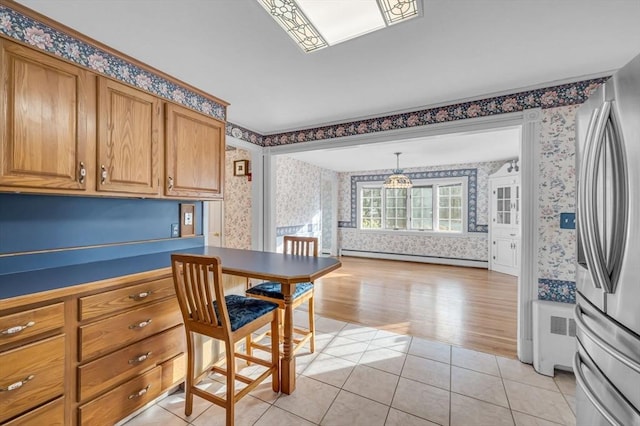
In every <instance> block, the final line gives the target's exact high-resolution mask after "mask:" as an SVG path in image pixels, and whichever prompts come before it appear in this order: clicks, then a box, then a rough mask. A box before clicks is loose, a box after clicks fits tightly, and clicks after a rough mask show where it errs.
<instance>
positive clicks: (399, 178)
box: [382, 152, 413, 189]
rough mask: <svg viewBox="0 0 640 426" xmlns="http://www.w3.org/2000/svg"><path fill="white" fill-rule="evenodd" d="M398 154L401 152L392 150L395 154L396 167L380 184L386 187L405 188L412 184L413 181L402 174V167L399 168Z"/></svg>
mask: <svg viewBox="0 0 640 426" xmlns="http://www.w3.org/2000/svg"><path fill="white" fill-rule="evenodd" d="M400 154H402V153H401V152H394V155H395V156H396V169H395V170H394V171H393V174H392V175H390V176H387V178H386V179H385V180H384V183H383V184H382V186H384V187H385V188H388V189H407V188H411V187H412V186H413V182H411V179H409V177H408V176H406V175H403V174H402V169H401V168H400Z"/></svg>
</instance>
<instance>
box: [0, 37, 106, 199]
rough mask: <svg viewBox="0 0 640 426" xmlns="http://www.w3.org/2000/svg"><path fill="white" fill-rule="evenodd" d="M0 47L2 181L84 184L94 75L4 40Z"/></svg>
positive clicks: (55, 186) (75, 186)
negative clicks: (91, 80) (89, 111)
mask: <svg viewBox="0 0 640 426" xmlns="http://www.w3.org/2000/svg"><path fill="white" fill-rule="evenodd" d="M0 48H1V49H0V59H1V63H2V69H1V70H0V74H1V80H0V81H1V82H2V85H3V87H2V88H3V90H2V92H1V94H0V124H2V125H1V126H0V186H9V187H23V188H36V189H40V188H49V189H59V190H63V191H62V192H67V190H83V189H85V188H86V185H87V173H88V171H89V170H88V168H89V167H92V166H93V163H92V162H91V163H88V162H89V161H91V160H89V158H90V157H92V155H91V152H93V151H92V150H93V149H94V148H93V146H94V144H95V139H91V137H90V134H91V133H92V132H89V131H88V130H87V126H88V120H87V118H88V117H91V116H93V113H91V114H88V111H87V108H91V106H90V104H91V102H89V100H88V97H89V96H93V95H91V93H95V92H92V91H91V89H90V88H89V87H88V84H87V83H88V82H89V81H90V78H92V77H91V76H90V74H89V73H87V72H86V71H84V70H82V69H80V68H78V67H75V66H73V65H71V64H68V63H66V62H63V61H60V60H58V59H55V58H52V57H51V56H49V55H46V54H43V53H39V52H37V51H34V50H32V49H29V48H26V47H23V46H20V45H17V44H14V43H11V42H8V41H3V40H1V39H0ZM89 148H90V149H91V152H89V151H88V149H89ZM48 192H52V191H48Z"/></svg>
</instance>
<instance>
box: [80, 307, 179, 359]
mask: <svg viewBox="0 0 640 426" xmlns="http://www.w3.org/2000/svg"><path fill="white" fill-rule="evenodd" d="M181 322H182V314H181V313H180V308H179V307H178V301H177V300H176V299H167V300H165V301H163V302H159V303H154V304H152V305H149V306H145V307H143V308H138V309H135V310H132V311H129V312H125V313H122V314H120V315H116V316H114V317H109V318H106V319H103V320H100V321H96V322H94V323H91V324H88V325H83V326H81V327H80V342H79V343H80V353H79V358H80V361H85V360H88V359H90V358H93V357H96V356H99V355H104V354H106V353H109V352H111V351H113V350H115V349H118V348H121V347H123V346H126V345H128V344H131V343H134V342H137V341H139V340H142V339H144V338H146V337H149V336H151V335H153V334H156V333H159V332H160V331H163V330H166V329H168V328H171V327H173V326H176V325H178V324H180V323H181Z"/></svg>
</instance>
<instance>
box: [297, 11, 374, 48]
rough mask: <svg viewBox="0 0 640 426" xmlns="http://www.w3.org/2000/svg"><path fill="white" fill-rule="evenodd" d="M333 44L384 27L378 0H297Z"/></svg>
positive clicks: (325, 37)
mask: <svg viewBox="0 0 640 426" xmlns="http://www.w3.org/2000/svg"><path fill="white" fill-rule="evenodd" d="M296 2H297V3H298V5H299V6H300V8H301V9H302V10H303V11H304V14H305V15H306V16H307V18H309V20H310V21H311V23H312V24H313V25H314V26H315V27H316V28H317V29H318V31H319V32H320V34H321V35H322V36H323V37H324V39H325V40H326V41H327V43H329V45H330V46H332V45H334V44H337V43H340V42H343V41H346V40H349V39H352V38H355V37H358V36H361V35H363V34H366V33H369V32H371V31H375V30H379V29H381V28H384V27H385V26H386V25H385V22H384V19H383V18H382V15H381V14H380V8H379V7H378V3H377V2H376V0H296Z"/></svg>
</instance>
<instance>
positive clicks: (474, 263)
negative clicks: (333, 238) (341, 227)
mask: <svg viewBox="0 0 640 426" xmlns="http://www.w3.org/2000/svg"><path fill="white" fill-rule="evenodd" d="M340 255H341V256H351V257H366V258H371V259H386V260H403V261H408V262H419V263H436V264H440V265H453V266H471V267H474V268H484V269H488V268H489V262H487V261H482V260H467V259H453V258H448V257H431V256H418V255H412V254H395V253H379V252H371V251H359V250H345V249H342V250H340Z"/></svg>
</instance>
